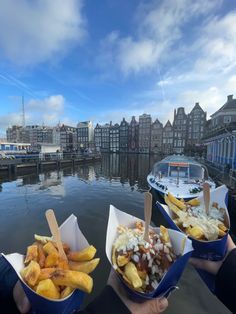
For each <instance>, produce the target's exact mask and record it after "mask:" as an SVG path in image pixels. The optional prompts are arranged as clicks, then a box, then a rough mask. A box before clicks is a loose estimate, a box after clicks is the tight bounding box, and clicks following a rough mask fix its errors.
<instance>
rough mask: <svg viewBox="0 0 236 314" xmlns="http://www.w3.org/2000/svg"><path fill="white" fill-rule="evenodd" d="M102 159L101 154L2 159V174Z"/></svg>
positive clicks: (37, 170)
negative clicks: (48, 158)
mask: <svg viewBox="0 0 236 314" xmlns="http://www.w3.org/2000/svg"><path fill="white" fill-rule="evenodd" d="M99 160H101V155H100V154H93V155H88V156H87V155H86V156H83V155H79V156H78V155H71V156H66V157H65V158H63V159H61V158H60V159H59V158H58V159H52V160H40V159H39V158H38V157H37V158H36V157H31V156H30V155H29V156H24V157H23V158H16V159H2V160H0V174H1V173H4V172H5V173H6V172H8V173H9V174H14V175H16V174H17V172H18V171H21V170H24V171H27V170H30V171H32V170H34V171H36V172H40V171H42V170H43V169H48V168H50V169H52V168H54V169H60V168H63V167H68V166H72V167H74V166H75V165H77V164H82V163H88V162H95V161H99Z"/></svg>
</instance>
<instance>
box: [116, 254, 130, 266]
mask: <svg viewBox="0 0 236 314" xmlns="http://www.w3.org/2000/svg"><path fill="white" fill-rule="evenodd" d="M129 261H130V254H129V253H127V254H126V255H119V256H118V257H117V265H118V266H120V267H122V266H125V265H126V264H128V262H129Z"/></svg>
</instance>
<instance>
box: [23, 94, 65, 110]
mask: <svg viewBox="0 0 236 314" xmlns="http://www.w3.org/2000/svg"><path fill="white" fill-rule="evenodd" d="M64 104H65V99H64V97H63V96H62V95H53V96H50V97H46V98H44V99H30V100H29V101H28V103H27V104H26V109H27V110H29V111H33V112H41V113H43V114H47V112H50V115H51V112H52V113H53V114H60V113H62V111H63V109H64ZM45 112H46V113H45Z"/></svg>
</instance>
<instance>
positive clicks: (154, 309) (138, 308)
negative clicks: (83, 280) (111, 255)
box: [107, 269, 168, 314]
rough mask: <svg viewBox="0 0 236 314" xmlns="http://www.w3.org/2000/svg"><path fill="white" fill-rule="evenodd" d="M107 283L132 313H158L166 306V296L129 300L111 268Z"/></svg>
mask: <svg viewBox="0 0 236 314" xmlns="http://www.w3.org/2000/svg"><path fill="white" fill-rule="evenodd" d="M107 284H108V285H110V286H112V288H113V289H114V290H115V292H116V293H117V294H118V296H119V297H120V299H121V300H122V301H123V303H124V304H125V305H126V306H127V308H128V309H129V310H130V312H131V313H132V314H144V313H145V314H159V313H162V312H163V311H165V310H166V308H167V306H168V300H167V299H166V298H156V299H153V300H148V301H146V302H144V303H135V302H133V301H132V300H130V299H129V298H128V297H127V295H126V292H125V290H124V288H123V287H122V286H121V283H120V282H119V279H118V278H117V275H116V273H115V271H114V270H113V269H111V272H110V275H109V278H108V281H107Z"/></svg>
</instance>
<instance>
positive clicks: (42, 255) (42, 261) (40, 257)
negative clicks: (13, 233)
mask: <svg viewBox="0 0 236 314" xmlns="http://www.w3.org/2000/svg"><path fill="white" fill-rule="evenodd" d="M36 245H37V247H38V263H39V266H40V267H41V268H44V264H45V259H46V256H45V253H44V250H43V246H42V244H41V243H39V242H37V244H36Z"/></svg>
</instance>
